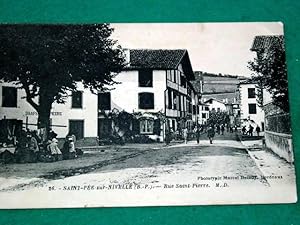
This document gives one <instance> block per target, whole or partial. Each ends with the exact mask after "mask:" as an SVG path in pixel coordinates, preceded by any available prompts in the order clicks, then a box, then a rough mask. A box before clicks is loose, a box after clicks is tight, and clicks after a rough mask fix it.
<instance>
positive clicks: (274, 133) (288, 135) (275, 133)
mask: <svg viewBox="0 0 300 225" xmlns="http://www.w3.org/2000/svg"><path fill="white" fill-rule="evenodd" d="M265 133H267V134H272V135H276V136H280V137H284V138H289V139H292V135H291V134H284V133H277V132H273V131H268V130H265Z"/></svg>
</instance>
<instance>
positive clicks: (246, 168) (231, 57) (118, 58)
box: [0, 22, 297, 209]
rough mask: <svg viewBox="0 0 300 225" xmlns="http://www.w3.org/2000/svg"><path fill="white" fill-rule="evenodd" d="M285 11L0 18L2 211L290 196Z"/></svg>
mask: <svg viewBox="0 0 300 225" xmlns="http://www.w3.org/2000/svg"><path fill="white" fill-rule="evenodd" d="M287 74H288V72H287V65H286V52H285V39H284V26H283V24H282V23H281V22H267V23H266V22H252V23H111V24H109V23H99V24H74V25H71V24H51V25H50V24H0V208H3V209H8V208H74V207H76V208H77V207H124V206H173V205H220V204H221V205H227V204H271V203H294V202H296V201H297V191H296V177H295V168H294V155H293V143H292V128H291V127H292V126H291V120H290V109H289V98H288V79H287Z"/></svg>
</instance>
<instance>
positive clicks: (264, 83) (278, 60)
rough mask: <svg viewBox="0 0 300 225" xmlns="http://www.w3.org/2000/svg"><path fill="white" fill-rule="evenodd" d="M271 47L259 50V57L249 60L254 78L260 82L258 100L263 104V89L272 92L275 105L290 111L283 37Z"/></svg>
mask: <svg viewBox="0 0 300 225" xmlns="http://www.w3.org/2000/svg"><path fill="white" fill-rule="evenodd" d="M275 40H276V42H274V44H271V45H270V46H269V47H265V48H261V49H259V50H258V51H257V57H256V58H255V59H254V60H253V61H251V62H249V66H248V67H249V69H250V70H252V71H253V72H255V73H254V74H253V76H252V80H253V81H255V82H256V83H257V84H258V89H259V90H260V91H259V92H258V95H257V98H258V102H259V103H260V104H261V105H262V104H263V94H262V91H261V90H262V89H266V90H267V91H268V92H270V93H271V95H272V99H273V103H274V105H276V106H278V107H279V108H281V109H282V110H284V111H285V112H288V111H289V99H288V79H287V69H286V56H285V49H284V42H283V38H282V37H277V38H276V39H275Z"/></svg>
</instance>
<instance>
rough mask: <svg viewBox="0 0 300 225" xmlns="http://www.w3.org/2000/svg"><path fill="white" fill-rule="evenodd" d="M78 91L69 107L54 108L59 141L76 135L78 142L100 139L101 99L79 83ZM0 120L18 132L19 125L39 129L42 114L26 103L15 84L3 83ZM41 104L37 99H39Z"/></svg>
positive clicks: (72, 94)
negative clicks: (98, 114) (99, 116)
mask: <svg viewBox="0 0 300 225" xmlns="http://www.w3.org/2000/svg"><path fill="white" fill-rule="evenodd" d="M77 85H78V88H77V89H78V91H76V92H70V93H69V97H68V98H67V99H66V103H65V104H57V103H54V104H53V105H52V110H51V116H50V124H51V128H52V129H53V131H55V132H56V133H57V135H58V138H63V137H65V136H66V135H67V134H68V132H72V133H74V134H75V135H76V137H77V138H78V139H84V138H92V139H96V137H97V126H96V125H95V124H96V122H97V95H94V94H92V93H91V92H90V91H89V90H87V89H84V88H83V85H82V84H81V83H77ZM0 93H1V95H0V104H1V107H0V120H3V119H4V120H6V121H7V122H8V123H9V124H11V126H10V127H9V129H11V130H10V131H9V132H14V129H15V128H14V127H15V126H16V124H21V127H22V128H23V129H30V130H36V129H37V128H38V126H37V121H38V114H37V112H36V110H35V109H34V108H33V107H32V106H31V105H30V104H29V103H28V102H27V101H26V99H25V96H26V95H25V91H24V90H23V89H20V88H18V87H17V86H16V85H15V84H13V83H5V82H2V83H1V86H0ZM36 101H37V99H36Z"/></svg>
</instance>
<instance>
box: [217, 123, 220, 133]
mask: <svg viewBox="0 0 300 225" xmlns="http://www.w3.org/2000/svg"><path fill="white" fill-rule="evenodd" d="M217 133H218V134H220V125H219V124H217Z"/></svg>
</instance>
